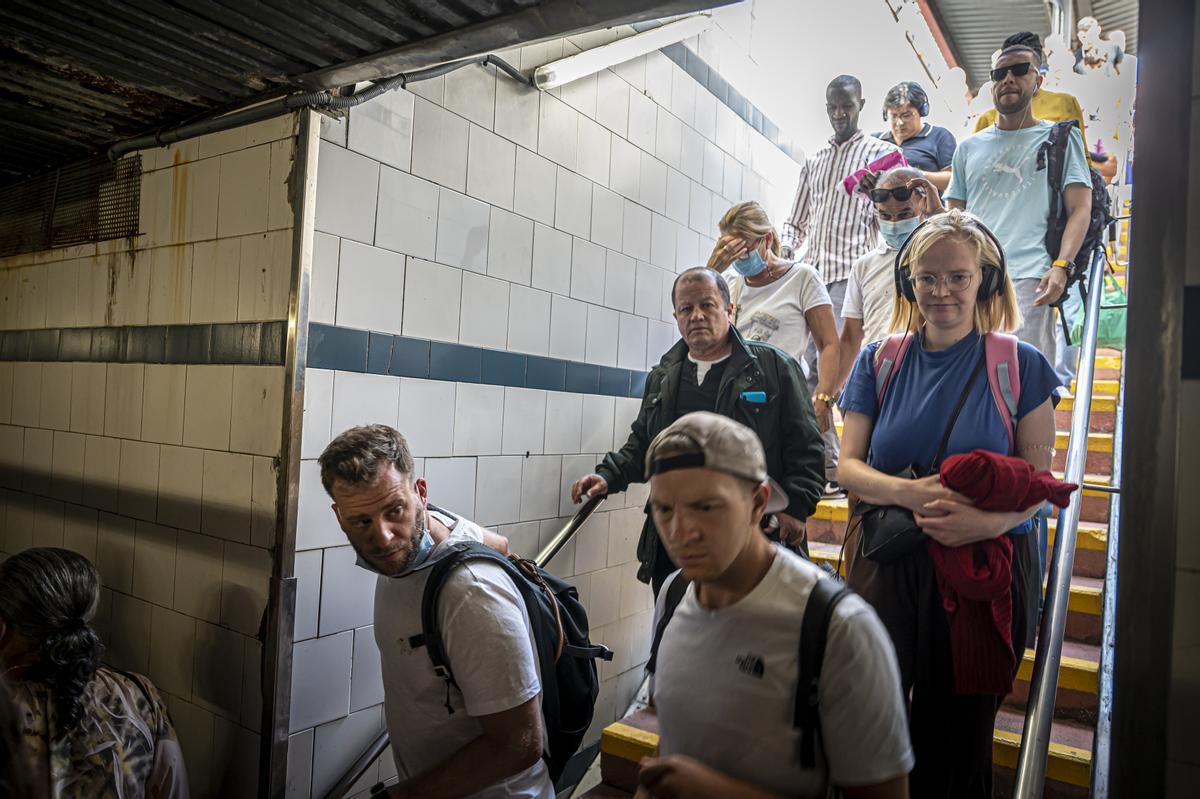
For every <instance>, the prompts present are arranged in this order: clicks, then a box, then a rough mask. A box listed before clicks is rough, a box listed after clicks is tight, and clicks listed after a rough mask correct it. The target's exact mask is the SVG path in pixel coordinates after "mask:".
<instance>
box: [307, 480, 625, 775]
mask: <svg viewBox="0 0 1200 799" xmlns="http://www.w3.org/2000/svg"><path fill="white" fill-rule="evenodd" d="M605 499H607V495H601V496H598V497H592V498H591V499H589V500H588V501H587V502H585V503H583V505H582V507H580V508H579V510H578V511H576V512H575V515H574V516H572V517H571V518H570V520H569V521H568V522H567V523H566V524H565V525H563V528H562V529H561V530H559V531H558V532H557V533H555V534H554V537H553V538H551V539H550V543H548V544H546V546H545V547H544V548H543V549H542V551H541V552H539V553H538V554H537V557H536V558H534V562H535V563H536V564H537V565H538V568H540V569H544V568H546V566H548V565H549V564H550V561H552V560H554V556H555V555H557V554H558V553H559V552H561V551H562V548H563V547H565V546H566V545H567V543H568V542H569V541H570V540H571V539H572V538H574V537H575V534H576V533H577V532H579V528H580V527H582V526H583V523H584V522H586V521H587V520H588V517H590V516H591V515H592V513H593V512H594V511H595V510H596V508H598V507H599V506H600V503H601V502H603V501H604V500H605ZM388 742H389V739H388V733H387V730H383V731H381V732H380V733H379V734H378V735H376V736H375V737H374V738H373V739H372V740H371V743H370V744H368V746H367V748H366V749H364V750H363V753H362V754H361V755H359V756H358V757H357V758H356V759H355V761H354V762H353V763H351V764H350V767H349V768H348V769H346V771H345V772H343V774H342V776H341V777H340V778H339V779H338V781H337V782H335V783H334V784H333V787H332V788H330V789H329V790H328V791H326V792H325V794H324V797H323V799H342V797H344V796H345V795H346V792H347V791H349V790H350V786H352V785H353V784H354V783H356V782H358V781H359V780H360V779H362V775H363V774H365V773H366V772H367V769H368V768H369V767H370V765H371V764H372V763H374V762H375V760H376V759H377V758H378V757H379V756H380V755H382V754H383V752H384V750H385V749H387V746H388ZM373 790H374V788H372V791H373ZM372 795H374V794H372Z"/></svg>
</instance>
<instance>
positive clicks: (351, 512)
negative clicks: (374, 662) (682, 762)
mask: <svg viewBox="0 0 1200 799" xmlns="http://www.w3.org/2000/svg"><path fill="white" fill-rule="evenodd" d="M320 463H321V482H322V484H323V485H324V486H325V490H326V491H328V492H329V495H330V496H331V497H332V498H333V512H334V514H336V516H337V520H338V524H339V525H340V526H341V528H342V530H343V532H345V533H346V537H347V538H348V539H349V541H350V544H351V545H352V546H353V547H354V550H355V551H356V552H357V553H358V565H359V566H361V567H363V568H364V569H366V570H368V571H370V572H373V573H375V574H376V575H377V577H376V578H375V579H376V583H375V642H376V643H377V644H378V645H379V654H380V658H381V660H382V667H383V690H384V715H385V716H386V719H387V727H388V735H389V737H390V738H391V744H392V753H393V755H394V756H395V760H396V770H397V772H398V773H399V775H400V780H401V781H400V784H399V785H397V786H394V787H393V788H391V793H390V794H389V795H390V796H391V797H405V798H406V797H428V796H467V797H478V798H479V799H502V798H503V797H522V799H553V796H554V786H553V785H552V784H551V782H550V775H549V771H548V770H547V768H546V764H545V763H544V762H543V760H542V749H543V740H544V730H543V722H542V713H541V704H540V696H541V690H542V689H541V682H540V679H539V675H538V664H537V657H536V655H535V650H534V642H533V633H532V631H531V628H530V624H529V617H528V614H527V612H526V610H525V603H524V601H523V600H522V598H521V594H520V592H519V591H518V589H517V587H516V585H514V584H513V581H512V578H511V577H509V576H508V574H507V573H506V572H505V571H504V569H503V568H501V567H500V566H498V565H497V564H495V563H488V562H485V561H478V560H476V561H470V562H467V563H464V564H463V565H461V566H459V567H457V568H455V569H454V570H453V571H452V572H451V573H450V575H449V576H448V577H447V579H446V582H445V584H444V586H443V588H442V591H441V593H440V595H439V600H438V608H437V613H438V619H439V630H440V631H441V635H442V640H443V645H444V648H445V651H446V660H447V665H448V666H449V667H450V669H451V671H452V672H453V674H454V683H453V684H451V683H449V682H447V681H446V680H444V679H442V678H441V677H440V676H438V675H437V674H435V673H434V671H433V666H432V664H431V663H430V660H429V654H428V652H427V651H426V649H425V648H424V647H423V646H416V647H414V646H412V645H411V644H410V642H411V641H412V640H413V639H414V637H415V636H418V635H420V634H421V632H422V629H421V599H422V595H423V593H424V590H425V582H426V580H427V578H428V575H429V568H428V567H429V566H431V565H432V564H433V563H435V562H436V561H437V560H438V558H439V556H440V555H441V554H443V553H444V552H446V551H447V550H448V549H449V548H450V547H451V546H452V545H453V544H454V543H457V542H459V541H467V540H469V541H482V542H484V543H486V544H488V545H490V546H493V547H495V548H497V549H500V550H501V551H506V550H507V541H506V540H505V539H504V538H503V537H501V536H496V535H494V534H492V533H488V532H486V531H484V530H482V529H481V528H480V527H479V526H478V525H476V524H475V523H473V522H471V521H469V520H467V519H463V518H460V517H457V516H455V515H454V514H452V513H449V512H447V511H441V510H438V509H436V508H433V507H432V506H430V505H429V502H428V499H427V488H426V485H425V481H424V480H422V479H414V475H413V459H412V455H411V453H410V452H409V449H408V444H407V442H405V440H404V436H402V435H401V434H400V433H399V432H398V431H396V430H394V429H392V428H391V427H388V426H387V425H369V426H366V427H355V428H351V429H350V430H347V431H346V432H344V433H342V434H341V435H339V436H338V437H337V438H335V439H334V440H333V441H332V442H330V444H329V446H327V447H326V448H325V451H324V452H323V453H321V458H320Z"/></svg>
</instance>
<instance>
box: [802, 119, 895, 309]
mask: <svg viewBox="0 0 1200 799" xmlns="http://www.w3.org/2000/svg"><path fill="white" fill-rule="evenodd" d="M897 149H898V148H897V147H896V145H894V144H891V143H889V142H885V141H880V140H879V139H876V138H875V137H874V136H868V135H866V134H865V133H863V132H862V131H861V130H860V131H858V132H856V133H855V134H854V135H853V136H851V137H850V138H849V140H847V141H845V142H842V143H841V144H839V143H838V142H837V141H835V140H834V139H832V138H831V139H830V140H829V144H828V145H826V146H825V147H822V148H821V149H820V150H817V151H816V152H815V153H813V154H812V155H810V156H809V157H808V158H807V159H805V162H804V167H803V168H802V169H801V170H800V188H799V189H797V191H796V201H795V203H793V204H792V213H791V215H790V216H789V217H788V219H787V221H786V222H785V223H784V225H783V245H784V246H785V247H788V246H790V247H791V248H792V249H793V251H794V252H795V253H796V256H797V257H799V254H800V247H801V245H803V244H805V243H806V242H807V244H808V250H807V251H806V253H805V255H804V262H805V263H808V264H812V265H813V266H814V267H816V269H817V272H818V273H819V274H820V275H821V279H823V280H824V281H825V285H829V284H831V283H836V282H838V281H839V280H845V279H846V278H847V277H849V276H850V267H851V266H853V265H854V262H855V261H857V260H858V259H859V258H861V257H862V256H864V255H866V254H867V253H869V252H871V251H872V250H874V249H875V248H876V247H878V246H879V244H880V238H879V223H878V221H877V220H876V218H875V207H874V205H873V204H872V203H871V201H870V200H869V199H868V198H867V197H866V196H865V195H863V194H862V193H861V192H857V191H856V192H855V193H854V196H851V195H849V194H846V190H845V189H844V188H843V187H842V181H843V180H844V179H845V178H846V177H848V176H849V175H850V174H851V173H853V172H855V171H857V170H859V169H861V168H863V167H865V166H866V165H867V164H869V163H871V162H872V161H874V160H876V159H877V158H880V157H881V156H884V155H887V154H888V153H890V152H893V151H895V150H897Z"/></svg>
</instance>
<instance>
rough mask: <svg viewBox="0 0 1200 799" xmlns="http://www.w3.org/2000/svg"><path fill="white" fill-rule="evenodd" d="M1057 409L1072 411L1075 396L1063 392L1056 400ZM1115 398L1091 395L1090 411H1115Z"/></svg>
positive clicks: (1094, 412)
mask: <svg viewBox="0 0 1200 799" xmlns="http://www.w3.org/2000/svg"><path fill="white" fill-rule="evenodd" d="M1058 410H1060V411H1073V410H1075V397H1074V396H1073V395H1071V394H1064V395H1063V396H1062V397H1061V398H1060V399H1059V400H1058ZM1116 410H1117V398H1116V397H1098V396H1096V395H1094V394H1093V395H1092V413H1093V414H1096V413H1116Z"/></svg>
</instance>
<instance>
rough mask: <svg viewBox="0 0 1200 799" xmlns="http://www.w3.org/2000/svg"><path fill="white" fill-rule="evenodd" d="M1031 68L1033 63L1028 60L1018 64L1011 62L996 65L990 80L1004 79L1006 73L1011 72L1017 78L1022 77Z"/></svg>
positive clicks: (996, 81) (998, 80)
mask: <svg viewBox="0 0 1200 799" xmlns="http://www.w3.org/2000/svg"><path fill="white" fill-rule="evenodd" d="M1031 69H1033V64H1031V63H1030V62H1028V61H1022V62H1021V63H1020V64H1013V65H1012V66H1007V67H996V68H995V69H993V70H992V81H994V82H995V83H999V82H1000V81H1002V80H1004V79H1005V78H1006V77H1007V76H1008V73H1010V72H1011V73H1012V74H1013V75H1015V76H1016V77H1018V78H1023V77H1025V76H1026V75H1028V74H1029V70H1031Z"/></svg>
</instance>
